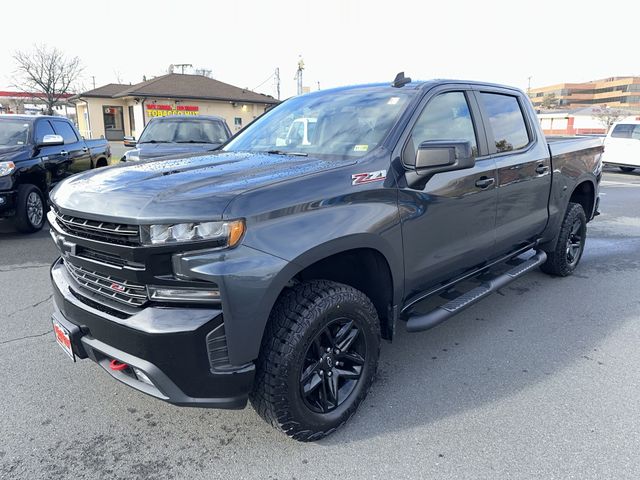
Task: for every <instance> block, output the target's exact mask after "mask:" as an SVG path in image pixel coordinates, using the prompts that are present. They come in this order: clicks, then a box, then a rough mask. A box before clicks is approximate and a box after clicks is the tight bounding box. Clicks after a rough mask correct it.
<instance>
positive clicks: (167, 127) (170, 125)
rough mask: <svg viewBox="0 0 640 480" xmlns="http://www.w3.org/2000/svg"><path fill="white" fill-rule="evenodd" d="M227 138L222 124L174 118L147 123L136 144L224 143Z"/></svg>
mask: <svg viewBox="0 0 640 480" xmlns="http://www.w3.org/2000/svg"><path fill="white" fill-rule="evenodd" d="M227 138H228V135H227V131H226V130H225V128H224V127H223V125H222V122H219V121H216V120H192V119H188V120H187V119H178V118H176V119H170V120H158V121H155V122H151V123H149V125H147V128H145V130H144V132H142V135H140V140H139V141H138V143H224V142H226V141H227Z"/></svg>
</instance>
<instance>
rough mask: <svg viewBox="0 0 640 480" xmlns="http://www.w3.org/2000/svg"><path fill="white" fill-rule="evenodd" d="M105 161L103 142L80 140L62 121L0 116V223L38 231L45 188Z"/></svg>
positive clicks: (107, 155)
mask: <svg viewBox="0 0 640 480" xmlns="http://www.w3.org/2000/svg"><path fill="white" fill-rule="evenodd" d="M110 157H111V152H110V150H109V144H108V142H107V141H106V140H84V139H83V138H82V137H81V136H80V134H79V133H78V131H77V130H76V127H75V126H74V125H73V123H71V122H70V121H69V120H68V119H66V118H64V117H53V116H33V115H0V218H12V219H13V221H14V223H15V226H16V228H17V229H18V230H19V231H21V232H25V233H29V232H36V231H38V230H40V229H42V227H43V226H44V222H45V215H46V212H47V208H45V206H46V205H47V198H48V194H49V190H50V188H51V187H52V186H54V185H55V184H56V183H57V182H59V181H60V180H62V179H64V178H66V177H68V176H70V175H72V174H74V173H78V172H82V171H85V170H89V169H91V168H96V167H105V166H107V165H108V163H109V159H110Z"/></svg>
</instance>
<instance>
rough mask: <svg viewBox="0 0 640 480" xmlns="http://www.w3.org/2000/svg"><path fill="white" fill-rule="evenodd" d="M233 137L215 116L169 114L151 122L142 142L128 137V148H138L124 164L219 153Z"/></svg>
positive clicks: (128, 154)
mask: <svg viewBox="0 0 640 480" xmlns="http://www.w3.org/2000/svg"><path fill="white" fill-rule="evenodd" d="M229 137H231V130H230V129H229V126H228V125H227V122H226V121H225V120H224V118H222V117H218V116H214V115H198V116H195V115H193V116H191V115H168V116H166V117H156V118H152V119H151V120H149V123H148V124H147V126H146V127H144V130H143V131H142V134H141V135H140V138H139V140H138V141H137V142H136V141H135V140H134V138H133V137H125V139H124V145H125V147H135V148H134V149H132V150H128V151H127V152H125V154H124V155H123V156H122V158H121V159H120V161H122V162H137V161H139V160H147V159H149V158H160V157H167V156H169V155H181V154H187V153H198V152H207V151H211V150H216V149H217V148H218V147H219V146H220V145H222V144H223V143H225V142H226V141H227V140H228V139H229Z"/></svg>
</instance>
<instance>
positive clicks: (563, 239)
mask: <svg viewBox="0 0 640 480" xmlns="http://www.w3.org/2000/svg"><path fill="white" fill-rule="evenodd" d="M586 237H587V217H586V215H585V213H584V209H583V208H582V205H580V204H579V203H569V206H568V207H567V212H566V213H565V215H564V220H563V221H562V226H561V227H560V235H559V236H558V243H557V244H556V248H555V250H554V251H552V252H547V261H546V262H545V263H543V264H542V265H541V266H540V269H541V270H542V271H543V272H545V273H548V274H549V275H555V276H559V277H566V276H568V275H571V274H572V273H573V271H574V270H575V269H576V267H577V266H578V263H579V262H580V259H581V258H582V252H583V251H584V243H585V240H586Z"/></svg>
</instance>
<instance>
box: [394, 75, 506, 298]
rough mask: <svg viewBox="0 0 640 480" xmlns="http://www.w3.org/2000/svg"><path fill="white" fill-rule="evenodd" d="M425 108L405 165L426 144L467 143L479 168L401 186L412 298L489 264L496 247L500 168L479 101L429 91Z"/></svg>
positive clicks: (457, 92) (456, 90) (459, 90)
mask: <svg viewBox="0 0 640 480" xmlns="http://www.w3.org/2000/svg"><path fill="white" fill-rule="evenodd" d="M423 103H424V105H423V106H422V107H421V108H422V109H421V110H420V109H419V110H418V112H419V113H418V114H417V118H416V119H415V120H414V121H413V122H412V127H411V130H410V132H409V136H408V137H407V139H406V140H405V141H404V147H403V152H402V158H404V159H405V160H404V163H405V165H406V164H407V163H408V161H407V160H408V158H410V157H411V156H414V157H415V152H416V150H417V147H418V146H419V145H420V144H421V143H422V142H428V141H432V140H457V141H460V140H462V141H469V142H470V143H471V145H472V148H473V151H474V157H475V166H473V167H472V168H467V169H463V170H455V171H448V172H441V173H436V174H434V175H433V176H431V177H430V178H428V180H427V181H426V183H424V184H417V185H409V184H406V183H404V184H403V182H399V188H400V196H399V204H400V209H401V212H404V213H403V217H404V218H403V223H402V234H403V246H404V258H405V265H404V266H405V291H406V293H407V296H411V295H412V294H414V293H418V292H420V291H423V290H425V289H426V288H428V287H431V286H432V285H434V284H435V283H437V282H439V281H441V280H443V279H448V278H451V277H453V276H456V275H458V274H460V273H462V272H463V271H464V270H466V269H468V268H471V267H473V266H475V265H478V264H481V263H483V262H485V261H486V260H487V258H488V256H489V255H490V254H491V251H492V249H493V247H494V226H495V215H496V199H497V195H496V188H495V175H496V169H495V162H494V160H493V159H492V158H491V157H490V156H488V155H487V150H486V138H485V134H484V131H483V129H482V123H481V119H480V114H479V111H478V109H477V105H476V104H475V100H474V99H473V96H472V95H470V92H469V91H468V90H466V89H465V86H464V85H455V86H445V87H441V88H438V89H437V90H435V91H432V92H429V94H428V97H427V98H426V99H425V100H423ZM401 142H402V140H401ZM407 155H408V156H409V157H407ZM405 178H406V177H405Z"/></svg>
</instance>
